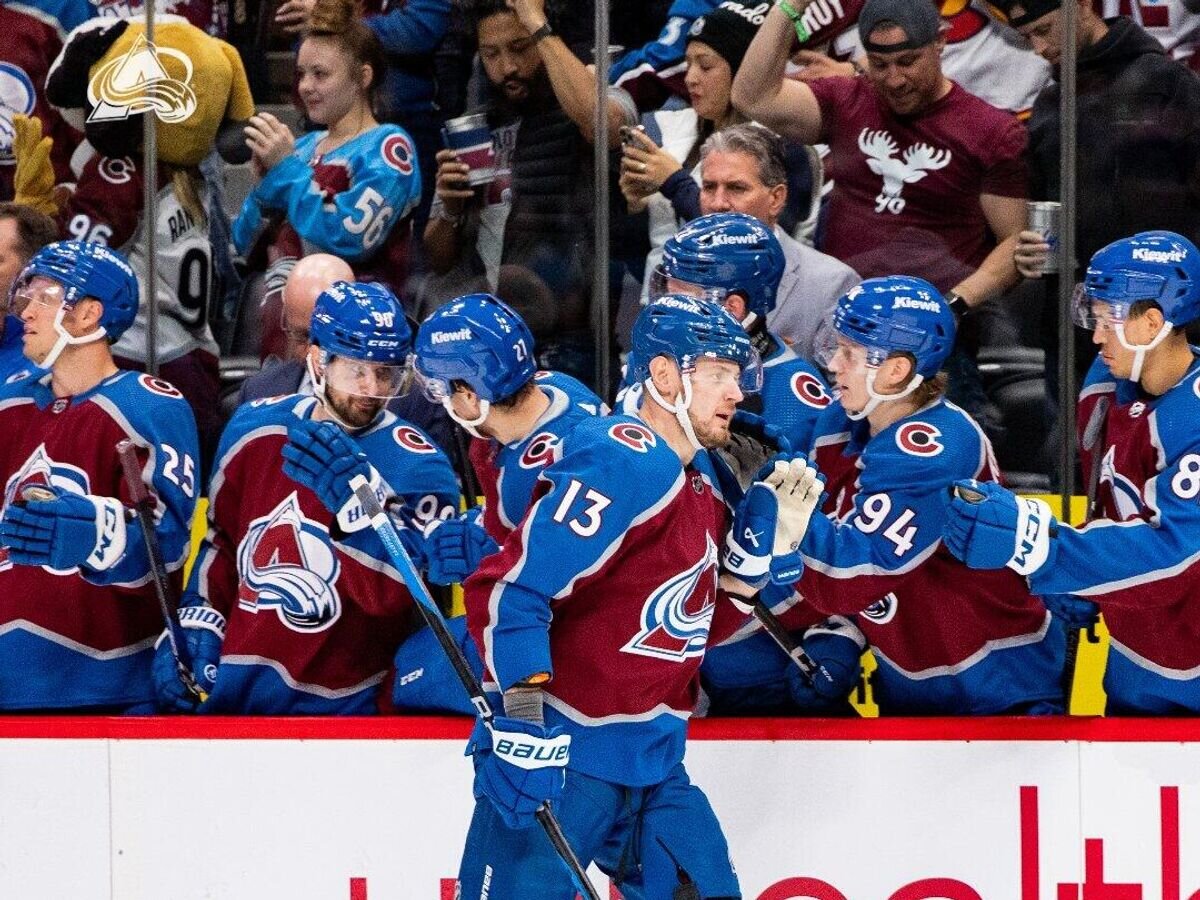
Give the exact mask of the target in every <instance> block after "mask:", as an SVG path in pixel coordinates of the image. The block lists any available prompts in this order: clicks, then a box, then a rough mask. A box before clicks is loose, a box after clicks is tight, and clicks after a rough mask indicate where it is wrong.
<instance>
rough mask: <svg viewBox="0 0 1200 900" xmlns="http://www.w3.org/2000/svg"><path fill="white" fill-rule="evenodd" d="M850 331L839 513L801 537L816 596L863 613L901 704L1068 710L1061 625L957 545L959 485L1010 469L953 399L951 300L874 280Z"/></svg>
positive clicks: (819, 458)
mask: <svg viewBox="0 0 1200 900" xmlns="http://www.w3.org/2000/svg"><path fill="white" fill-rule="evenodd" d="M834 329H835V330H836V332H837V344H836V348H835V349H832V351H831V353H830V358H829V359H828V362H827V368H828V370H829V372H830V373H831V374H832V376H833V378H834V379H835V380H836V384H837V389H838V391H839V392H840V398H839V400H838V401H836V402H835V403H834V404H833V405H832V406H830V407H829V409H828V410H827V411H826V412H825V414H824V415H823V416H822V418H821V421H820V422H819V423H818V426H817V432H816V437H815V439H814V442H813V454H812V455H813V461H814V462H815V463H816V464H817V467H818V468H819V469H820V471H821V473H822V474H823V475H824V476H825V477H826V479H827V484H826V489H827V491H828V498H827V500H826V503H825V512H826V513H827V514H828V515H827V517H826V516H815V517H814V518H813V519H812V521H811V523H810V524H809V527H808V531H807V533H806V534H805V536H804V539H803V541H802V542H801V544H800V550H799V552H800V557H801V559H802V561H803V563H804V571H803V574H802V575H801V576H800V578H799V579H798V580H797V581H795V584H794V587H795V590H796V592H797V593H798V594H799V595H800V596H801V597H802V598H803V601H804V603H803V604H802V606H804V605H811V606H813V607H815V608H816V609H818V610H821V611H822V612H825V613H827V614H839V613H840V614H846V615H848V614H851V613H861V615H859V616H858V617H857V619H858V624H859V626H860V627H861V629H862V631H863V633H864V634H865V635H866V636H867V639H868V640H869V641H870V643H871V646H872V647H873V648H874V651H875V656H876V658H877V660H878V662H879V669H878V675H877V676H876V678H877V680H876V681H875V688H876V689H875V695H876V698H877V700H878V702H879V706H880V710H881V711H882V712H883V713H885V714H902V715H903V714H910V715H911V714H917V715H924V714H941V715H955V714H975V715H987V714H999V713H1054V712H1062V707H1063V692H1062V688H1061V685H1060V676H1061V673H1062V667H1063V654H1064V648H1065V643H1066V641H1065V635H1064V632H1063V628H1062V626H1061V624H1059V623H1058V622H1057V620H1053V619H1052V618H1051V616H1050V614H1049V613H1048V612H1047V611H1046V609H1045V607H1044V606H1043V605H1042V603H1041V602H1040V601H1039V600H1038V599H1037V598H1036V597H1034V596H1032V595H1031V594H1030V593H1029V590H1028V588H1027V587H1026V585H1025V584H1024V583H1023V582H1022V581H1021V579H1020V578H1019V577H1016V576H1015V575H1014V573H1012V572H995V573H990V574H989V575H987V576H983V577H981V576H980V575H978V574H976V573H968V572H967V571H966V570H965V569H964V567H963V566H962V564H961V563H959V562H958V560H956V559H954V558H953V557H952V556H951V555H950V554H949V552H947V550H946V549H945V548H943V547H942V541H941V537H942V524H943V522H944V520H945V496H946V491H947V489H948V487H949V486H950V485H951V484H953V483H954V481H955V480H957V479H959V478H975V479H979V480H981V481H994V480H995V479H996V477H997V471H996V465H995V461H994V459H993V456H992V449H991V445H990V444H989V442H988V440H987V438H986V437H985V436H984V434H983V432H982V431H981V430H980V428H979V426H978V425H977V424H976V423H975V422H974V421H973V420H972V419H971V418H970V417H969V416H967V415H966V413H964V412H963V411H962V410H960V409H959V408H958V407H956V406H954V405H953V404H951V403H948V402H947V401H946V400H945V399H944V398H943V390H944V386H945V380H944V378H943V377H942V376H941V375H939V369H940V368H941V365H942V363H943V362H944V361H945V360H946V357H947V356H948V355H949V353H950V349H951V347H952V346H953V344H954V335H955V324H954V315H953V313H952V312H951V311H950V307H949V305H948V304H947V303H946V301H945V299H944V298H943V297H942V296H941V294H939V293H938V291H937V290H936V289H935V288H934V287H933V286H932V285H931V284H929V283H928V282H926V281H924V280H922V279H919V278H910V277H905V276H890V277H886V278H871V279H868V280H866V281H864V282H863V283H862V284H861V285H860V286H859V287H856V288H854V289H853V290H851V291H850V292H849V293H847V294H846V295H845V296H844V297H842V298H841V300H839V301H838V306H837V309H836V311H835V313H834ZM784 621H785V623H787V621H788V619H787V614H785V616H784Z"/></svg>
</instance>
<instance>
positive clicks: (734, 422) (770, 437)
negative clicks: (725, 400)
mask: <svg viewBox="0 0 1200 900" xmlns="http://www.w3.org/2000/svg"><path fill="white" fill-rule="evenodd" d="M729 430H730V431H732V432H733V433H734V434H745V435H749V436H750V437H752V438H754V439H755V440H757V441H758V442H759V443H760V444H764V445H766V446H767V447H773V448H774V449H775V450H777V451H778V452H780V453H791V452H792V444H791V441H789V440H788V438H787V435H786V434H784V432H783V429H782V428H779V427H778V426H776V425H772V424H771V423H770V422H768V421H767V420H766V419H764V418H763V417H762V416H760V415H756V414H755V413H752V412H747V411H746V410H744V409H735V410H734V411H733V418H732V419H731V420H730V422H729Z"/></svg>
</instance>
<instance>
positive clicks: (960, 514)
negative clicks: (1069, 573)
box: [942, 479, 1058, 575]
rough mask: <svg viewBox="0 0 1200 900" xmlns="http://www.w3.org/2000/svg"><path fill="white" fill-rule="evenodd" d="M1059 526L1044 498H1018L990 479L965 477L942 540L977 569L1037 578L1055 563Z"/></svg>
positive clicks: (953, 499) (951, 503) (956, 491)
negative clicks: (1002, 571)
mask: <svg viewBox="0 0 1200 900" xmlns="http://www.w3.org/2000/svg"><path fill="white" fill-rule="evenodd" d="M1057 530H1058V522H1057V521H1056V520H1055V518H1054V515H1053V514H1052V513H1051V512H1050V507H1049V506H1047V505H1046V503H1045V502H1044V501H1042V500H1031V499H1028V498H1026V497H1017V496H1016V495H1014V494H1013V493H1012V492H1011V491H1009V490H1007V489H1006V488H1003V487H1001V486H1000V485H998V484H996V483H994V482H989V481H975V480H974V479H963V480H962V481H956V482H955V483H954V487H953V488H952V489H951V496H950V500H949V502H948V503H947V507H946V523H945V525H944V526H943V528H942V539H943V540H944V542H945V544H946V549H948V550H949V551H950V552H951V553H953V554H954V555H955V556H956V557H958V558H959V559H961V560H962V561H963V562H964V563H966V564H967V565H968V566H970V567H971V568H972V569H1002V568H1004V567H1005V566H1008V568H1010V569H1012V570H1013V571H1014V572H1016V573H1017V574H1018V575H1032V574H1033V573H1034V572H1036V571H1038V570H1039V569H1040V568H1042V567H1043V566H1045V565H1047V564H1048V563H1050V562H1052V561H1053V557H1054V552H1055V549H1056V547H1055V543H1054V541H1053V540H1052V538H1053V537H1054V534H1055V533H1056V532H1057Z"/></svg>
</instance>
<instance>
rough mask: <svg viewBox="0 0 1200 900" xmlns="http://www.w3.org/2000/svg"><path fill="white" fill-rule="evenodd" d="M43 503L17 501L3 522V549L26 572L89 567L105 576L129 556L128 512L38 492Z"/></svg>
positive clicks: (103, 501) (88, 498) (107, 501)
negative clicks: (40, 568)
mask: <svg viewBox="0 0 1200 900" xmlns="http://www.w3.org/2000/svg"><path fill="white" fill-rule="evenodd" d="M37 490H38V495H39V497H44V499H33V498H28V499H19V500H18V501H17V502H15V503H11V504H9V506H8V508H7V509H6V510H5V511H4V518H3V519H0V546H6V547H8V554H9V559H11V560H12V561H13V562H14V563H19V564H20V565H25V566H49V567H50V568H52V569H59V570H68V569H73V568H75V567H76V566H83V565H86V566H88V567H89V568H91V569H94V570H95V571H98V572H101V571H104V570H106V569H108V568H111V567H112V566H113V565H115V564H116V563H117V562H118V561H119V560H120V559H121V557H122V556H123V555H124V554H125V541H126V530H125V507H124V506H122V505H121V502H120V501H119V500H117V499H116V498H114V497H95V496H92V495H91V494H76V493H73V492H71V491H62V490H58V489H55V488H46V487H39V488H38V489H37Z"/></svg>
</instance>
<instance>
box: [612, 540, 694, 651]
mask: <svg viewBox="0 0 1200 900" xmlns="http://www.w3.org/2000/svg"><path fill="white" fill-rule="evenodd" d="M716 587H717V545H716V544H714V543H713V540H712V537H711V536H710V537H708V538H706V546H705V550H704V556H703V557H702V558H701V559H700V561H699V562H697V563H696V564H695V565H693V566H692V567H691V568H689V569H687V570H686V571H684V572H680V573H679V574H678V575H674V576H672V577H671V578H668V579H667V580H666V581H665V582H663V584H662V585H660V586H659V587H658V588H657V589H656V590H655V591H654V592H653V593H651V594H650V596H649V597H648V598H647V599H646V603H645V605H644V606H643V607H642V630H641V631H639V632H638V633H637V635H636V636H635V637H634V638H633V640H631V641H630V642H629V643H628V644H626V645H625V646H624V647H622V648H621V651H622V652H624V653H636V654H638V655H639V656H653V657H655V658H657V659H665V660H669V661H670V662H682V661H683V660H685V659H689V658H691V657H695V656H702V655H703V654H704V647H705V645H706V644H707V643H708V628H709V625H711V624H712V617H713V610H715V609H716V606H717V604H716V602H715V600H714V598H715V596H716Z"/></svg>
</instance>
